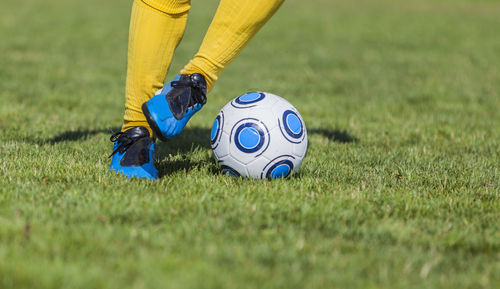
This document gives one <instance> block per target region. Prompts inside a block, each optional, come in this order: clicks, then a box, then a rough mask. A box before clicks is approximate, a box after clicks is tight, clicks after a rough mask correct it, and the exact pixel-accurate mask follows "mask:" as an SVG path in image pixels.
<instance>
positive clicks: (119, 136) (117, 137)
mask: <svg viewBox="0 0 500 289" xmlns="http://www.w3.org/2000/svg"><path fill="white" fill-rule="evenodd" d="M136 139H137V138H132V137H129V136H128V135H127V134H124V133H123V132H122V131H119V132H116V133H114V134H112V135H111V137H110V138H109V140H110V141H111V142H117V141H119V142H121V144H120V145H119V146H118V147H117V148H116V149H115V150H114V151H113V152H112V153H111V154H110V155H109V157H108V158H110V157H112V156H113V155H114V154H116V152H118V151H119V152H120V153H123V152H125V151H126V150H127V149H128V148H129V147H130V146H131V145H132V144H133V143H134V141H136Z"/></svg>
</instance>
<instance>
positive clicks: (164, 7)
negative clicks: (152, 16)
mask: <svg viewBox="0 0 500 289" xmlns="http://www.w3.org/2000/svg"><path fill="white" fill-rule="evenodd" d="M141 1H142V2H144V3H146V4H147V5H149V6H151V7H153V8H154V9H157V10H160V11H161V12H164V13H167V14H181V13H184V12H187V11H188V10H189V8H191V0H141Z"/></svg>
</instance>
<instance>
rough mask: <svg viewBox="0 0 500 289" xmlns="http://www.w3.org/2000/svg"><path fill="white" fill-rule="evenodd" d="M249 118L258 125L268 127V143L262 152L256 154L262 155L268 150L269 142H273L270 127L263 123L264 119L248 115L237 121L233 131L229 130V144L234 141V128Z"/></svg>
mask: <svg viewBox="0 0 500 289" xmlns="http://www.w3.org/2000/svg"><path fill="white" fill-rule="evenodd" d="M249 120H250V121H254V122H255V124H257V125H262V126H263V127H264V128H265V129H266V131H265V133H267V145H266V147H264V149H263V150H262V151H261V152H260V153H258V154H257V155H255V157H259V156H260V155H262V154H263V153H264V152H265V151H266V150H267V148H269V144H271V134H270V133H269V129H268V128H267V126H266V124H265V123H263V122H262V121H260V120H258V119H256V118H251V117H248V118H244V119H240V120H239V121H238V122H237V123H235V124H234V125H233V127H232V128H231V131H230V132H229V144H232V141H233V130H234V128H235V127H237V126H238V125H239V124H240V123H241V122H243V121H249ZM264 142H266V140H264Z"/></svg>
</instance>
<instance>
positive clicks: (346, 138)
mask: <svg viewBox="0 0 500 289" xmlns="http://www.w3.org/2000/svg"><path fill="white" fill-rule="evenodd" d="M307 133H308V134H319V135H322V136H324V137H326V138H328V139H329V140H330V141H334V142H338V143H352V142H357V141H359V139H358V138H357V137H355V136H353V135H351V134H350V133H349V132H347V131H346V130H338V129H327V128H312V129H308V130H307Z"/></svg>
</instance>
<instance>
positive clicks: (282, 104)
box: [211, 92, 307, 179]
mask: <svg viewBox="0 0 500 289" xmlns="http://www.w3.org/2000/svg"><path fill="white" fill-rule="evenodd" d="M211 145H212V150H213V152H214V156H215V159H216V160H217V163H218V165H219V166H220V168H221V169H222V172H223V173H224V174H229V175H231V176H235V177H240V176H241V177H251V178H257V179H265V178H282V177H288V176H289V175H290V174H292V173H293V172H295V171H297V169H298V168H299V167H300V164H301V163H302V159H303V158H304V156H305V154H306V150H307V132H306V126H305V124H304V120H302V117H301V116H300V114H299V112H298V111H297V109H295V107H293V105H291V104H290V103H289V102H288V101H286V100H285V99H283V98H281V97H279V96H277V95H274V94H271V93H267V92H251V93H247V94H244V95H241V96H238V97H237V98H235V99H233V100H231V101H230V102H229V103H228V104H226V105H225V106H224V107H223V108H222V109H221V111H220V113H219V114H218V115H217V117H216V118H215V121H214V124H213V126H212V133H211Z"/></svg>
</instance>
